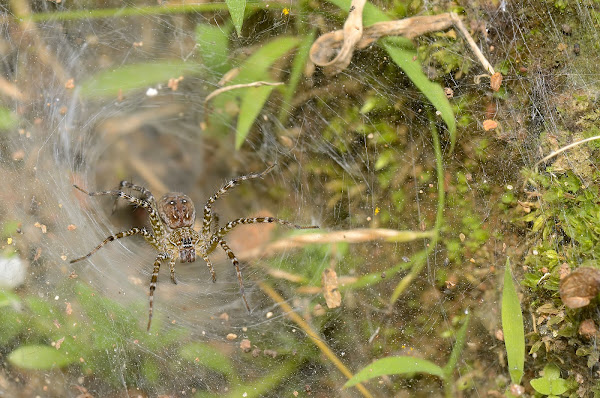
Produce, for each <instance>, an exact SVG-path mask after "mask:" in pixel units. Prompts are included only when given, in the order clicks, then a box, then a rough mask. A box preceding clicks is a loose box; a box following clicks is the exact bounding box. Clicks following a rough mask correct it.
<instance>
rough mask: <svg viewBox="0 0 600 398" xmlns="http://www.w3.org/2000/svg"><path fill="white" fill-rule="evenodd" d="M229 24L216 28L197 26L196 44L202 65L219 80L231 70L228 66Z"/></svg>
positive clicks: (207, 25)
mask: <svg viewBox="0 0 600 398" xmlns="http://www.w3.org/2000/svg"><path fill="white" fill-rule="evenodd" d="M230 32H231V24H227V25H225V26H216V25H210V24H198V26H196V43H197V44H198V52H199V54H200V56H201V57H202V61H203V63H204V65H205V66H206V67H207V68H208V69H210V71H211V72H213V73H214V74H215V75H218V76H219V78H220V77H221V76H222V75H223V74H224V73H225V72H227V71H228V70H229V69H231V65H230V64H229V33H230Z"/></svg>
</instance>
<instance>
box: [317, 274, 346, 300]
mask: <svg viewBox="0 0 600 398" xmlns="http://www.w3.org/2000/svg"><path fill="white" fill-rule="evenodd" d="M321 284H322V285H323V296H324V297H325V302H326V303H327V307H329V308H337V307H339V306H340V305H341V304H342V295H341V294H340V291H339V290H338V280H337V274H336V273H335V271H334V270H332V269H331V268H327V269H326V270H325V271H323V274H322V276H321Z"/></svg>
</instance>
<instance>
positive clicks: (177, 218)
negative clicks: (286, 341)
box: [71, 166, 317, 330]
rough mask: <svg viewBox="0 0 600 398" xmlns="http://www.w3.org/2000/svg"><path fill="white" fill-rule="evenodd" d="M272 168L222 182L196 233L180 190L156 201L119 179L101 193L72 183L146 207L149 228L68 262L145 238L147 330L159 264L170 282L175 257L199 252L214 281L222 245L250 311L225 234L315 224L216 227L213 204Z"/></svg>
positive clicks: (261, 220) (188, 203)
mask: <svg viewBox="0 0 600 398" xmlns="http://www.w3.org/2000/svg"><path fill="white" fill-rule="evenodd" d="M272 168H273V166H271V167H269V168H268V169H267V170H265V171H263V172H262V173H253V174H248V175H245V176H241V177H237V178H234V179H232V180H231V181H229V182H228V183H227V184H225V185H224V186H223V187H222V188H221V189H220V190H219V191H218V192H217V193H215V194H214V195H213V196H211V197H210V198H209V199H208V201H207V202H206V204H205V205H204V217H203V221H202V231H201V232H200V233H198V232H196V231H195V230H194V228H193V227H194V222H195V220H196V210H195V208H194V203H193V202H192V200H191V199H190V198H189V197H188V196H187V195H184V194H182V193H179V192H169V193H167V194H166V195H164V196H163V197H162V198H161V199H160V200H159V201H158V203H157V202H156V199H155V198H154V195H152V193H151V192H150V191H149V190H147V189H146V188H144V187H142V186H139V185H135V184H132V183H130V182H127V181H121V183H120V184H119V188H118V189H115V190H111V191H101V192H87V191H85V190H84V189H82V188H80V187H78V186H77V185H75V188H77V189H79V190H80V191H82V192H83V193H85V194H87V195H89V196H99V195H113V196H116V197H117V198H119V197H120V198H123V199H125V200H127V201H128V202H129V203H132V204H134V205H137V206H141V207H143V208H145V209H146V210H147V211H148V217H149V218H150V225H151V227H152V231H149V230H148V229H147V228H131V229H129V230H127V231H123V232H119V233H117V234H114V235H111V236H109V237H108V238H106V239H104V241H103V242H102V243H100V244H99V245H98V246H96V247H95V248H94V249H93V250H92V251H91V252H89V253H88V254H86V255H85V256H83V257H80V258H77V259H74V260H71V263H74V262H77V261H81V260H84V259H86V258H88V257H90V256H91V255H92V254H94V253H95V252H97V251H98V250H100V248H102V247H103V246H104V245H106V244H107V243H108V242H112V241H113V240H115V239H120V238H125V237H127V236H132V235H142V236H143V237H144V239H146V241H147V242H148V243H150V244H151V245H152V246H153V247H154V248H155V249H156V250H157V251H158V255H157V256H156V259H155V260H154V269H153V272H152V279H151V280H150V310H149V315H148V330H150V325H151V322H152V302H153V299H154V290H155V289H156V284H157V281H158V272H159V270H160V266H161V264H162V263H164V262H167V261H168V262H169V268H170V271H171V281H172V282H173V283H177V281H176V280H175V260H176V259H177V257H179V259H180V261H181V262H182V263H193V262H194V261H196V255H199V256H200V257H202V259H203V260H204V261H205V262H206V265H207V266H208V269H209V271H210V273H211V276H212V280H213V282H215V281H216V279H217V278H216V275H215V271H214V269H213V266H212V263H211V262H210V259H209V257H208V256H209V254H211V253H212V252H213V251H214V250H215V249H216V248H217V246H221V248H222V249H223V250H224V251H225V253H226V254H227V257H229V259H230V260H231V262H232V263H233V266H234V267H235V271H236V273H237V277H238V282H239V286H240V292H241V295H242V299H243V300H244V304H245V305H246V309H247V310H248V311H250V306H249V305H248V301H247V300H246V295H245V294H244V284H243V280H242V273H241V271H240V267H239V261H238V259H237V258H236V256H235V254H233V252H232V251H231V249H230V248H229V246H228V245H227V242H225V239H224V237H225V235H226V234H227V233H229V232H230V231H231V230H232V229H233V228H235V227H236V226H238V225H240V224H256V223H273V222H276V223H279V224H282V225H286V226H290V227H294V228H299V229H302V228H317V227H301V226H299V225H295V224H292V223H291V222H289V221H285V220H281V219H278V218H274V217H255V218H238V219H236V220H233V221H230V222H228V223H227V224H226V225H225V226H224V227H221V228H219V226H218V225H216V224H217V223H214V224H215V226H214V227H213V214H212V205H213V203H215V201H216V200H217V199H218V198H219V197H220V196H221V195H223V194H225V193H226V192H227V191H228V190H229V189H231V188H233V187H234V186H236V185H238V184H240V183H241V182H242V181H245V180H249V179H253V178H259V177H263V176H264V175H265V174H267V173H268V172H269V171H271V169H272ZM123 188H131V189H133V190H135V191H139V192H141V197H136V196H132V195H130V194H127V193H125V192H123Z"/></svg>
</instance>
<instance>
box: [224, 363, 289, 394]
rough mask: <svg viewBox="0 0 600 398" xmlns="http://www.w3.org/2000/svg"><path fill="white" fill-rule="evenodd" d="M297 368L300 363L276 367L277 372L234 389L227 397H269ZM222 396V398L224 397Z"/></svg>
mask: <svg viewBox="0 0 600 398" xmlns="http://www.w3.org/2000/svg"><path fill="white" fill-rule="evenodd" d="M297 368H298V363H297V362H296V361H294V360H291V361H286V362H284V363H283V364H281V365H279V366H277V367H274V369H275V370H274V371H273V372H271V373H269V374H267V375H266V376H264V377H262V378H260V379H258V380H256V381H253V382H250V383H248V384H243V385H240V386H238V387H235V388H233V389H232V390H231V392H230V393H229V394H227V395H226V397H229V398H238V397H245V398H259V397H264V396H266V395H269V392H271V393H272V392H273V390H274V389H275V387H277V386H278V385H280V384H281V383H284V382H285V381H286V380H287V379H288V378H289V377H290V375H292V374H294V371H295V370H296V369H297ZM282 395H283V394H282ZM220 396H221V397H222V396H223V395H220Z"/></svg>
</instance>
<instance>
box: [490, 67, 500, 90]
mask: <svg viewBox="0 0 600 398" xmlns="http://www.w3.org/2000/svg"><path fill="white" fill-rule="evenodd" d="M501 85H502V73H500V72H496V73H494V74H493V75H492V77H490V87H491V88H492V90H493V91H498V90H500V86H501Z"/></svg>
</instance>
